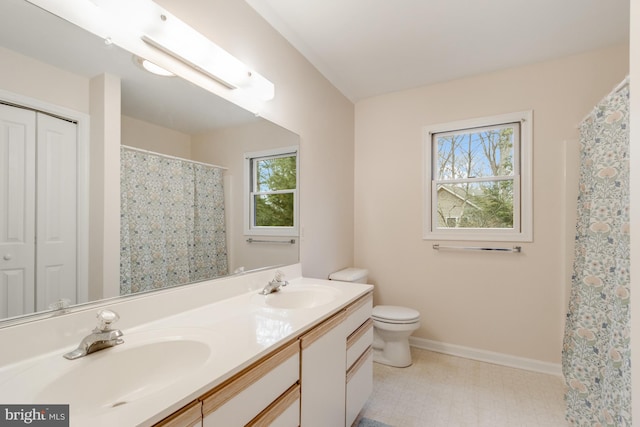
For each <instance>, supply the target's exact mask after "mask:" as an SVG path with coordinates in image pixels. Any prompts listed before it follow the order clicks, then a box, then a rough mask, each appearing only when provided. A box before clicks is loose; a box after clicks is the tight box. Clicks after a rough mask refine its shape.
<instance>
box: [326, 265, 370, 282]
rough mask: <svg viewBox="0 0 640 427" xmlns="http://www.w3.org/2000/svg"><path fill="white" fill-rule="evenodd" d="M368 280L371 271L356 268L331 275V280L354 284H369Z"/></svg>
mask: <svg viewBox="0 0 640 427" xmlns="http://www.w3.org/2000/svg"><path fill="white" fill-rule="evenodd" d="M368 278H369V270H366V269H364V268H355V267H349V268H345V269H342V270H340V271H336V272H335V273H331V274H330V275H329V280H340V281H341V282H353V283H367V280H368Z"/></svg>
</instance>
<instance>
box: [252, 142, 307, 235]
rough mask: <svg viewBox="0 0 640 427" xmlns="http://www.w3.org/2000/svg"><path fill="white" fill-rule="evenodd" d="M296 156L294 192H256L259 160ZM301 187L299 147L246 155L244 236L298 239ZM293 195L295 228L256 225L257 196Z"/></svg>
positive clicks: (253, 152)
mask: <svg viewBox="0 0 640 427" xmlns="http://www.w3.org/2000/svg"><path fill="white" fill-rule="evenodd" d="M289 156H295V158H296V188H295V189H293V190H279V191H276V192H268V193H264V192H259V191H255V188H254V185H255V182H256V179H255V173H256V172H255V171H254V167H253V163H254V162H255V161H256V160H258V159H268V158H278V157H289ZM299 187H300V155H299V148H298V146H290V147H279V148H273V149H269V150H263V151H252V152H247V153H244V234H245V235H248V236H286V237H297V236H298V229H299V225H298V224H299V218H298V204H299V197H298V189H299ZM284 193H287V194H288V193H291V194H293V226H292V227H282V226H271V227H264V226H256V225H255V198H254V196H255V195H259V194H284Z"/></svg>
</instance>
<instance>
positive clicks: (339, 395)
mask: <svg viewBox="0 0 640 427" xmlns="http://www.w3.org/2000/svg"><path fill="white" fill-rule="evenodd" d="M281 270H283V271H284V273H285V274H286V277H287V278H288V279H289V285H288V286H286V287H284V288H282V290H280V291H278V292H275V293H273V294H270V295H260V294H259V292H258V291H259V290H260V289H262V288H263V287H264V285H265V284H266V283H267V282H268V281H269V280H270V279H271V278H272V277H273V275H274V272H275V270H274V269H271V270H264V271H259V272H254V273H249V274H246V275H242V276H237V277H233V278H229V279H223V280H217V281H215V282H203V283H201V284H198V285H196V286H192V287H190V288H189V289H180V288H176V290H174V291H170V292H163V293H161V294H157V295H156V294H152V295H149V296H146V297H136V298H132V299H126V300H118V302H116V303H114V304H111V305H109V304H107V305H106V306H107V307H108V308H109V309H110V310H113V311H116V312H118V313H119V315H120V321H119V322H118V324H117V325H114V326H115V327H118V328H119V329H121V330H122V332H123V334H124V335H123V337H122V338H123V339H124V343H123V344H120V345H117V346H115V347H112V348H107V349H104V350H100V351H98V352H96V353H92V354H89V355H87V356H85V357H81V358H79V359H76V360H67V359H65V358H63V357H62V355H63V354H64V353H66V352H68V351H69V350H73V348H75V346H77V344H78V343H79V342H80V340H81V339H82V338H83V336H85V335H86V334H87V333H89V332H90V330H91V329H92V328H93V326H95V315H96V312H97V311H98V310H99V308H104V307H105V304H102V305H101V306H100V307H95V306H89V307H86V308H84V309H80V310H78V311H77V312H73V313H69V314H66V315H64V316H57V317H53V318H49V319H39V320H35V321H33V322H30V323H23V324H20V325H15V326H10V327H5V328H3V329H0V339H2V340H3V342H5V343H8V346H7V347H5V348H15V349H16V351H15V352H12V354H7V352H3V353H2V355H0V403H2V404H11V403H20V404H24V403H33V404H69V405H70V421H71V425H72V426H85V425H92V426H113V425H123V426H128V425H131V426H135V425H141V426H152V425H158V426H201V425H202V426H220V425H224V426H235V425H237V426H244V425H252V426H266V425H273V426H297V425H301V426H305V427H306V426H309V427H312V426H327V425H331V426H338V425H346V426H350V425H351V424H352V422H353V421H354V420H355V418H356V417H357V414H358V413H359V411H360V410H361V408H362V406H363V405H364V403H365V401H366V399H367V398H368V396H369V395H370V393H371V389H372V357H371V350H370V345H371V342H372V327H371V321H370V315H371V309H372V296H371V291H372V286H370V285H362V284H354V283H343V282H336V281H328V280H319V279H308V278H302V277H301V269H300V265H299V264H296V265H293V266H288V267H285V268H283V269H281ZM143 314H144V315H143ZM150 317H151V318H152V319H149V318H150ZM145 318H146V321H142V319H145ZM26 335H28V336H30V337H31V336H34V335H35V336H36V337H37V339H36V340H35V341H34V340H32V339H29V340H25V339H21V336H22V337H24V336H26ZM38 340H39V341H38Z"/></svg>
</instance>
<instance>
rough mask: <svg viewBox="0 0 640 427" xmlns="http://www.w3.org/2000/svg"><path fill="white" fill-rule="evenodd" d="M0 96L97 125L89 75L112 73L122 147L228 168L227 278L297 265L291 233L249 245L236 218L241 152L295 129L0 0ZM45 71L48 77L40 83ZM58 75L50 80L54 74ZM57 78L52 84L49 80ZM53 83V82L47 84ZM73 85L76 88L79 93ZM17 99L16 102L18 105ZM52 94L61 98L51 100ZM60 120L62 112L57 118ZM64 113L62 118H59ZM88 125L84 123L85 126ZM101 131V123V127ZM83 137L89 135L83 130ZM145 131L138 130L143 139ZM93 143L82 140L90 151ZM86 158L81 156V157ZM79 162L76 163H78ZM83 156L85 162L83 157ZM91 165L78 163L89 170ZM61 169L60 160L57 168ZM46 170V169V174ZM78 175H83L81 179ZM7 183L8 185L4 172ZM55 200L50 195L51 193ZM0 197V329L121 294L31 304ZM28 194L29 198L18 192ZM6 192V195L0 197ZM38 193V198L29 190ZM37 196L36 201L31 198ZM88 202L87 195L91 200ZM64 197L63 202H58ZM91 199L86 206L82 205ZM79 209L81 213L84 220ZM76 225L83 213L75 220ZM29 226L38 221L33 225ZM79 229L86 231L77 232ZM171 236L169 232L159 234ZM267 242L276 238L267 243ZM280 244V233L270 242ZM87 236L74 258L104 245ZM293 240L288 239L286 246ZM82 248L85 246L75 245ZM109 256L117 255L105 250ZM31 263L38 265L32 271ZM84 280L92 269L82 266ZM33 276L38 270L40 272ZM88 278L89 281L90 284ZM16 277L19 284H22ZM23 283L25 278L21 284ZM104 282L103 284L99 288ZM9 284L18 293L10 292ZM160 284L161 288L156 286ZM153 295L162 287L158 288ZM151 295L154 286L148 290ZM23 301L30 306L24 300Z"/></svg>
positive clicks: (284, 142)
mask: <svg viewBox="0 0 640 427" xmlns="http://www.w3.org/2000/svg"><path fill="white" fill-rule="evenodd" d="M0 58H1V59H2V67H0V102H2V103H3V104H4V105H0V107H7V105H6V104H12V105H10V106H9V107H10V108H18V109H19V110H24V109H23V108H21V105H19V104H20V102H19V101H20V100H21V99H22V98H24V99H27V100H35V101H36V103H37V105H41V104H39V102H40V101H42V105H45V108H44V110H46V109H47V107H46V106H50V105H55V106H58V105H59V106H60V108H61V110H62V111H64V110H65V109H69V110H72V111H79V112H80V113H84V114H86V117H91V124H92V125H95V123H96V121H95V120H94V117H93V116H91V115H90V110H91V108H94V104H92V102H95V101H92V100H91V99H89V98H90V97H91V91H90V85H91V79H92V78H94V77H96V76H101V75H104V74H105V73H106V74H107V75H110V76H115V77H116V80H117V81H119V84H120V97H121V117H120V118H119V120H120V122H119V124H120V127H121V135H120V137H121V144H123V145H128V146H133V147H136V148H139V149H142V150H147V151H151V152H155V153H161V154H165V155H168V156H175V157H180V158H188V159H190V160H194V161H197V162H203V163H211V164H216V165H220V166H223V167H225V168H226V169H225V171H224V173H223V183H224V193H225V197H224V200H225V216H226V233H227V236H226V241H227V254H228V268H227V271H228V273H229V274H233V272H234V271H237V270H238V271H250V270H254V269H260V268H265V267H270V266H274V265H284V264H292V263H295V262H298V253H299V251H298V239H297V238H294V239H292V238H291V236H288V237H287V238H286V239H282V240H283V241H285V242H287V243H284V244H282V243H249V242H248V238H249V237H252V238H253V240H254V241H256V240H261V239H260V237H259V236H255V235H254V236H245V235H244V231H243V230H244V228H243V225H244V224H243V223H242V220H241V219H242V218H243V217H244V212H243V210H244V209H245V208H244V206H245V204H244V200H243V197H244V191H243V190H244V189H243V186H244V169H243V167H244V156H243V154H244V153H246V152H256V151H262V150H271V149H274V148H279V147H292V146H297V145H298V144H299V138H298V136H297V135H295V134H294V133H292V132H290V131H288V130H286V129H284V128H282V127H280V126H278V125H276V124H274V123H271V122H269V121H267V120H264V119H262V118H259V117H256V115H255V114H253V113H251V112H249V111H246V110H244V109H242V108H240V107H238V106H236V105H234V104H232V103H230V102H228V101H226V100H224V99H222V98H220V97H218V96H216V95H214V94H212V93H210V92H208V91H206V90H204V89H202V88H200V87H197V86H195V85H193V84H191V83H189V82H187V81H184V80H182V79H180V78H178V77H160V76H157V75H153V74H150V73H148V72H147V71H145V70H143V68H142V67H141V66H140V63H139V59H138V58H135V57H133V56H132V55H131V54H130V53H129V52H126V51H124V50H123V49H120V48H118V47H117V46H114V45H108V44H106V43H105V41H104V40H102V39H100V38H98V37H96V36H94V35H93V34H90V33H88V32H86V31H84V30H82V29H80V28H78V27H76V26H74V25H72V24H70V23H68V22H66V21H64V20H62V19H61V18H59V17H57V16H54V15H52V14H50V13H48V12H46V11H44V10H42V9H40V8H38V7H36V6H34V5H33V4H31V3H29V2H27V1H26V0H2V2H0ZM43 76H45V78H44V79H43ZM54 77H55V78H54ZM58 77H60V79H59V80H55V79H57V78H58ZM52 79H53V80H52ZM47 80H51V81H47ZM66 87H73V88H74V90H73V91H71V92H68V93H65V92H63V91H62V92H61V90H62V88H66ZM76 89H77V90H76ZM16 99H17V100H18V101H16ZM56 100H59V103H58V102H57V101H56ZM60 115H61V116H64V114H60ZM62 118H63V119H65V117H62ZM85 125H86V123H85ZM107 130H108V129H107ZM87 135H91V134H90V133H87ZM140 135H144V136H140ZM94 142H95V141H91V140H90V139H89V140H88V144H89V146H90V147H93V146H94ZM4 145H5V146H4V147H0V149H1V150H5V151H4V152H2V153H0V175H3V176H6V175H7V170H9V169H10V168H15V167H16V165H17V164H18V163H16V161H15V158H13V157H9V155H8V154H7V153H8V151H7V150H8V148H7V147H6V145H7V144H4ZM87 158H88V156H87ZM50 161H52V162H53V163H54V164H58V163H59V164H60V165H62V164H64V163H62V161H61V160H60V159H59V158H55V157H54V158H52V159H50ZM77 161H80V159H77ZM87 162H88V161H87ZM89 164H91V165H93V163H90V162H88V163H87V165H85V166H84V167H85V168H88V167H89ZM39 167H40V165H35V166H34V169H35V170H34V173H35V174H36V175H37V174H40V175H44V173H43V172H42V171H38V168H39ZM61 168H63V166H61ZM89 172H90V173H87V175H86V176H91V177H92V179H93V177H95V174H96V173H98V172H97V171H96V170H91V171H89ZM47 173H48V172H47ZM79 176H80V181H81V178H82V175H79ZM119 176H120V170H119V167H118V168H109V167H106V168H105V170H104V173H103V174H102V175H101V178H102V179H104V180H105V182H109V181H110V180H111V181H112V180H113V179H116V177H119ZM4 180H5V181H4V182H5V184H6V183H7V182H8V181H7V178H4ZM83 185H84V186H85V188H87V189H88V188H89V184H87V183H82V182H79V183H76V184H75V187H82V186H83ZM52 193H53V195H52V197H54V196H55V191H53V192H52ZM0 196H1V197H0V203H2V204H3V205H4V206H3V207H0V208H1V209H2V211H3V212H2V214H0V220H2V221H5V224H3V225H2V227H4V230H5V231H2V232H0V251H2V255H3V256H2V257H0V261H5V265H1V264H0V305H1V306H0V327H2V326H6V325H9V324H15V323H16V322H21V321H27V320H32V319H34V318H40V317H42V316H43V315H44V316H49V315H51V312H52V311H54V314H59V313H60V310H58V308H59V307H53V308H51V301H61V304H63V305H64V304H65V301H64V300H66V299H69V300H70V303H71V308H70V309H71V310H72V309H73V307H74V306H76V305H79V304H86V303H95V302H98V301H104V300H106V299H109V300H112V299H113V298H125V297H126V296H117V295H118V292H117V291H115V293H114V292H111V293H109V292H101V291H95V290H91V289H89V290H88V291H87V290H85V291H83V292H80V291H77V292H76V295H75V296H74V297H73V298H64V296H63V297H61V298H59V299H58V298H57V296H56V294H55V292H53V293H52V295H51V296H50V297H49V299H48V300H47V301H44V300H43V301H40V302H38V301H37V299H38V298H42V294H44V293H46V292H47V290H46V289H45V290H44V291H38V290H37V289H38V286H40V287H42V285H39V284H38V283H37V280H36V279H35V277H36V276H38V275H37V274H35V273H32V275H33V276H34V281H33V282H34V283H33V285H32V286H33V289H34V290H31V291H30V292H24V291H23V290H22V289H21V288H19V287H18V288H16V287H15V285H16V274H14V273H16V272H18V274H17V276H18V277H19V276H20V275H22V274H24V271H23V270H24V268H22V267H20V268H16V267H12V266H11V265H9V264H7V262H6V261H7V259H6V258H10V259H11V260H12V261H13V258H14V257H13V255H12V254H10V253H9V252H10V251H8V250H6V247H3V246H2V245H3V244H4V243H6V242H7V241H8V240H11V239H12V238H15V236H13V237H12V236H8V235H7V234H11V233H8V232H7V231H6V230H12V229H16V228H12V227H13V226H11V225H7V221H9V219H8V213H7V212H6V211H7V209H6V206H7V205H8V204H9V203H8V202H7V200H9V199H7V197H12V196H11V195H8V193H7V192H4V193H3V192H2V191H0ZM25 197H27V198H29V197H32V195H29V194H25ZM3 198H4V199H3ZM33 198H34V199H35V196H33ZM37 200H40V199H37ZM88 200H91V199H90V198H89V199H88ZM60 203H62V202H60ZM87 203H89V202H87ZM92 208H93V207H92V206H88V207H87V209H86V211H87V212H84V214H86V218H84V221H86V222H89V219H88V218H89V215H88V211H89V210H91V209H92ZM82 215H83V214H82V212H80V214H79V216H82ZM73 220H74V221H76V220H77V221H78V223H81V222H82V221H83V218H74V219H73ZM22 221H24V222H29V221H34V219H33V218H32V216H28V215H27V216H25V217H24V218H23V219H19V222H22ZM92 226H93V224H90V223H85V224H84V225H83V226H82V227H80V226H78V227H80V228H79V230H80V231H79V233H80V235H79V236H78V240H82V238H84V237H85V236H82V235H81V234H82V233H83V232H84V231H82V230H87V229H89V228H90V227H92ZM34 227H35V226H34ZM83 227H84V228H83ZM166 231H167V232H171V230H166ZM265 240H274V237H273V236H270V237H269V239H265ZM275 240H277V238H276V239H275ZM85 241H87V242H88V243H87V246H86V252H88V255H87V254H83V253H80V254H78V255H77V257H76V258H77V259H79V260H80V259H84V261H82V262H85V263H87V264H88V263H89V261H88V258H89V257H91V256H93V255H92V253H94V252H97V253H100V252H101V251H102V249H104V247H95V243H94V242H93V241H92V240H89V239H85ZM289 242H294V243H289ZM81 252H82V251H81ZM110 255H111V256H112V258H113V257H114V256H118V257H119V254H110ZM34 269H35V267H34ZM86 270H87V271H89V274H86V276H87V277H89V278H91V277H92V273H91V270H90V269H89V267H88V266H87V267H86ZM38 277H40V276H38ZM92 280H93V279H89V280H86V282H91V281H92ZM21 281H22V279H18V280H17V282H21ZM20 286H22V287H24V286H28V283H27V284H22V285H20ZM77 286H78V287H79V288H80V287H82V286H85V287H89V286H90V284H89V283H78V284H77ZM105 286H106V285H105ZM109 286H111V287H112V288H114V286H115V288H119V286H117V284H110V285H109ZM16 289H18V290H17V291H16ZM163 289H165V288H163ZM157 291H162V289H158V290H157ZM154 292H155V291H154ZM29 298H33V299H34V302H32V303H31V304H32V306H33V309H32V310H28V309H26V310H25V309H24V307H17V306H16V305H20V304H23V305H24V304H25V299H29ZM27 305H28V304H27Z"/></svg>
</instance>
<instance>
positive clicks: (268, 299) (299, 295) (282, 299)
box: [253, 285, 340, 309]
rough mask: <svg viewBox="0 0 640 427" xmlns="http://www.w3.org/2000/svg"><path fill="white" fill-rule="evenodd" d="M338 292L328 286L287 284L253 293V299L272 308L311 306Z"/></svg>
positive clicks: (338, 292)
mask: <svg viewBox="0 0 640 427" xmlns="http://www.w3.org/2000/svg"><path fill="white" fill-rule="evenodd" d="M339 294H340V291H339V290H337V289H335V288H332V287H329V286H322V285H289V286H286V287H282V288H280V290H279V291H278V292H274V293H272V294H269V295H261V294H258V295H255V296H254V297H253V301H254V302H255V303H257V304H259V305H263V306H266V307H272V308H284V309H299V308H313V307H318V306H321V305H325V304H328V303H330V302H331V301H333V300H335V299H336V297H337V296H338V295H339Z"/></svg>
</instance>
